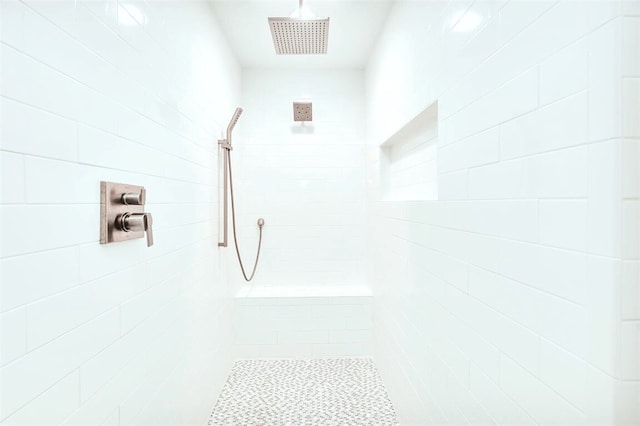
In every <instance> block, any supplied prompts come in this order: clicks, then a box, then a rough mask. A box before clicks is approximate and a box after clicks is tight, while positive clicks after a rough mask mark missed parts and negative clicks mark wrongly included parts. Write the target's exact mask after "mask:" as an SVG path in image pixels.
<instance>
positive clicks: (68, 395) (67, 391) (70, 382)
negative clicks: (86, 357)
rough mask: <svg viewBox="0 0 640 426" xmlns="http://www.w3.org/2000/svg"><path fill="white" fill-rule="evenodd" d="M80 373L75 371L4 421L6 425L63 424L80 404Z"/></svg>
mask: <svg viewBox="0 0 640 426" xmlns="http://www.w3.org/2000/svg"><path fill="white" fill-rule="evenodd" d="M78 376H79V373H78V371H77V370H76V371H74V372H73V373H71V374H69V375H68V376H66V377H65V378H63V379H62V380H60V381H59V382H58V383H56V384H55V385H53V386H51V387H50V388H49V389H47V390H46V391H45V392H43V393H42V394H40V395H38V396H37V397H36V398H34V399H33V400H31V401H29V403H28V404H27V405H25V406H24V407H23V408H21V409H20V410H18V411H17V412H15V413H14V414H12V415H11V416H9V417H8V418H6V419H5V420H4V421H3V424H6V425H16V426H17V425H36V424H61V423H62V422H63V421H64V419H66V418H67V417H68V416H69V415H70V414H71V413H72V412H74V411H75V410H76V409H77V408H78V406H79V400H80V396H79V393H80V385H79V377H78Z"/></svg>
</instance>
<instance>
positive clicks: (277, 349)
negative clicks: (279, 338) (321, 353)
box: [260, 343, 313, 358]
mask: <svg viewBox="0 0 640 426" xmlns="http://www.w3.org/2000/svg"><path fill="white" fill-rule="evenodd" d="M312 356H313V345H312V344H310V343H298V344H293V343H291V344H286V345H270V344H261V345H260V357H261V358H311V357H312Z"/></svg>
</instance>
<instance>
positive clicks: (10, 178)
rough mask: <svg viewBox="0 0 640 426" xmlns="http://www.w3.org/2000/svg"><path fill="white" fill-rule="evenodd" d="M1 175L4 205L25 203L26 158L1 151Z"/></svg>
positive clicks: (1, 196) (1, 198)
mask: <svg viewBox="0 0 640 426" xmlns="http://www.w3.org/2000/svg"><path fill="white" fill-rule="evenodd" d="M0 162H1V164H0V173H1V174H2V176H1V178H2V183H1V185H2V188H0V189H1V190H2V191H1V192H0V202H1V203H2V204H21V203H24V157H23V156H22V155H17V154H12V153H10V152H4V151H0Z"/></svg>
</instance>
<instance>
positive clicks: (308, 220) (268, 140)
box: [225, 69, 365, 286]
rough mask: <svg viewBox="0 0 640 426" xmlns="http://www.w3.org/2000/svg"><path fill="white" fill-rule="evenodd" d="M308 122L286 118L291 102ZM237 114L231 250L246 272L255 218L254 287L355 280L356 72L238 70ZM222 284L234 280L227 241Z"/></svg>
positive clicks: (359, 161)
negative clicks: (308, 106)
mask: <svg viewBox="0 0 640 426" xmlns="http://www.w3.org/2000/svg"><path fill="white" fill-rule="evenodd" d="M306 98H308V99H309V100H311V101H312V102H313V122H311V123H305V124H304V125H302V124H301V123H300V122H294V121H293V101H296V100H299V99H306ZM242 107H243V108H244V113H243V115H242V116H241V118H240V120H239V121H238V125H237V126H236V128H235V130H234V136H233V145H234V149H233V151H232V154H231V155H232V164H233V172H234V186H235V193H236V204H237V214H238V215H237V219H238V233H239V243H240V248H241V250H242V256H243V260H244V263H245V268H246V270H247V274H249V273H250V270H251V268H252V267H253V262H254V259H255V253H256V246H257V241H258V227H257V226H256V221H257V219H258V218H259V217H263V218H264V219H265V223H266V224H265V227H264V239H263V243H262V244H263V245H262V254H261V257H260V263H259V265H258V270H257V272H256V277H255V278H254V281H252V283H253V284H254V285H256V286H263V285H277V286H289V285H292V286H300V285H302V286H308V285H351V284H361V283H362V282H363V252H364V247H363V243H364V237H363V232H364V222H365V220H364V218H365V210H364V200H365V192H364V83H363V74H362V71H357V70H356V71H352V70H323V71H316V70H285V69H245V70H243V74H242ZM229 232H230V234H229V235H230V236H229V239H230V243H229V244H230V245H229V248H228V249H227V252H226V253H225V255H226V257H227V261H228V267H229V278H230V280H231V281H232V282H234V283H237V284H244V279H243V278H242V275H241V273H240V268H239V266H238V265H237V260H236V258H235V256H236V255H235V251H234V248H233V241H232V236H231V235H232V234H231V230H230V231H229Z"/></svg>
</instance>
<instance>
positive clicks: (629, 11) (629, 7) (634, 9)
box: [622, 0, 640, 16]
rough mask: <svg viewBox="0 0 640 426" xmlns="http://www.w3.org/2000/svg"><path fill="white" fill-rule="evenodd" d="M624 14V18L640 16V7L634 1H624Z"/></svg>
mask: <svg viewBox="0 0 640 426" xmlns="http://www.w3.org/2000/svg"><path fill="white" fill-rule="evenodd" d="M622 13H623V14H624V16H640V5H638V2H636V1H634V0H623V1H622Z"/></svg>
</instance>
